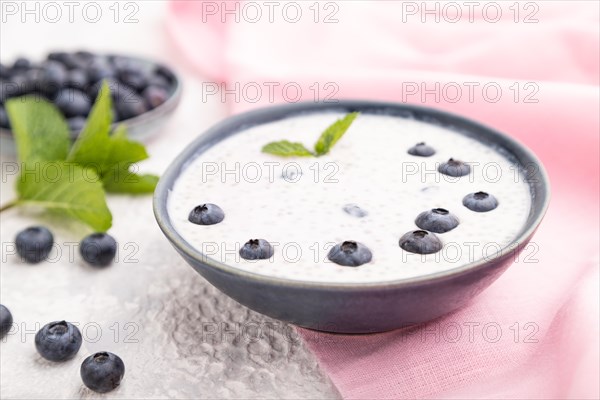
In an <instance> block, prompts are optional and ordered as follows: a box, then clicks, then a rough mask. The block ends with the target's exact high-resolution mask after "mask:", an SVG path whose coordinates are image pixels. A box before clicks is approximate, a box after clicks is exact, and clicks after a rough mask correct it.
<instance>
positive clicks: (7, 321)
mask: <svg viewBox="0 0 600 400" xmlns="http://www.w3.org/2000/svg"><path fill="white" fill-rule="evenodd" d="M12 323H13V317H12V314H11V313H10V310H9V309H8V308H6V307H5V306H4V305H2V304H0V339H1V338H3V337H4V335H6V334H7V333H8V331H10V328H11V327H12Z"/></svg>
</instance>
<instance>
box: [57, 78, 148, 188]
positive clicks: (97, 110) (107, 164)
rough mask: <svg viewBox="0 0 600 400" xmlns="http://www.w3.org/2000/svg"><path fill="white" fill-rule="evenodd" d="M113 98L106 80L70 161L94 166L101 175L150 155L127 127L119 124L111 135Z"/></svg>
mask: <svg viewBox="0 0 600 400" xmlns="http://www.w3.org/2000/svg"><path fill="white" fill-rule="evenodd" d="M111 110H112V100H111V96H110V89H109V87H108V85H107V84H106V82H104V83H103V84H102V88H101V89H100V92H99V94H98V98H97V99H96V103H95V104H94V107H93V108H92V111H91V112H90V116H89V118H88V121H87V123H86V125H85V128H84V129H83V131H82V132H81V134H80V135H79V137H78V138H77V140H76V141H75V144H74V145H73V148H72V149H71V152H70V153H69V157H68V158H67V160H68V161H70V162H74V163H77V164H80V165H82V166H84V167H86V168H92V169H94V170H95V171H96V172H97V173H98V174H99V175H100V176H101V177H104V175H108V174H110V173H111V171H112V170H113V169H115V168H117V169H118V168H120V166H119V165H120V164H122V166H121V167H124V166H129V165H130V164H132V163H135V162H138V161H141V160H145V159H146V158H148V153H147V152H146V148H145V147H144V145H142V144H141V143H138V142H135V141H132V140H129V139H128V138H127V128H126V127H125V126H124V125H119V126H118V127H117V128H116V129H115V132H114V133H113V134H112V135H111V134H110V129H111V121H112V111H111Z"/></svg>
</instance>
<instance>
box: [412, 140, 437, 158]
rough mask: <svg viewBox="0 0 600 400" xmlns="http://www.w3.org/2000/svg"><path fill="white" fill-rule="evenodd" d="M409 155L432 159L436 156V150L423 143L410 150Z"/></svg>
mask: <svg viewBox="0 0 600 400" xmlns="http://www.w3.org/2000/svg"><path fill="white" fill-rule="evenodd" d="M408 154H410V155H411V156H417V157H431V156H432V155H434V154H435V150H434V149H433V147H431V146H429V145H427V144H425V142H421V143H417V144H415V145H414V146H413V147H411V148H410V149H408Z"/></svg>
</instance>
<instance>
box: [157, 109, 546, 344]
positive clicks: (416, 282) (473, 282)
mask: <svg viewBox="0 0 600 400" xmlns="http://www.w3.org/2000/svg"><path fill="white" fill-rule="evenodd" d="M323 111H339V112H345V113H346V112H353V111H359V112H361V113H368V114H382V115H391V116H397V117H403V118H413V119H416V120H420V121H424V122H428V123H433V124H437V125H440V126H443V127H446V128H448V129H451V130H453V131H457V132H459V133H461V134H463V135H466V136H469V137H471V138H473V139H475V140H478V141H480V142H483V143H485V144H487V145H490V146H494V147H495V148H497V149H498V150H499V151H501V152H502V153H504V154H505V155H506V156H507V157H509V158H510V159H511V161H512V162H514V163H516V164H517V165H518V166H519V167H520V168H522V170H523V172H524V176H525V179H526V181H527V183H528V185H529V187H530V192H531V209H530V212H529V216H528V218H527V221H526V224H525V226H524V227H523V228H522V230H521V231H520V233H519V234H518V235H517V236H516V237H515V239H514V241H513V242H512V243H510V244H509V245H508V246H506V247H505V248H504V249H502V251H500V252H498V253H497V254H496V255H494V256H490V257H488V258H487V259H482V260H478V261H475V262H471V263H468V264H465V265H462V266H459V267H456V268H451V269H448V270H446V271H443V272H439V273H434V274H430V275H424V276H419V277H416V278H410V279H402V280H396V281H389V282H381V283H365V284H360V283H339V284H336V283H320V282H310V281H295V280H288V279H281V278H274V277H268V276H264V275H259V274H254V273H250V272H246V271H242V270H240V269H237V268H234V267H232V266H229V265H226V264H224V263H221V262H219V261H217V260H214V259H211V258H210V257H208V256H206V255H204V254H202V253H201V252H200V251H198V250H196V249H195V248H194V247H193V246H192V245H190V244H189V243H187V242H186V241H185V240H184V239H183V238H182V237H181V235H180V234H179V233H178V232H177V231H176V230H175V228H174V227H173V224H172V222H171V220H170V217H169V214H168V212H167V202H168V199H169V193H170V192H171V191H172V190H173V185H174V183H175V181H176V180H177V178H178V177H179V175H180V174H181V173H182V171H183V170H184V169H185V168H186V166H187V165H188V163H189V162H190V161H191V160H192V159H194V158H195V157H197V156H198V155H199V154H201V153H202V152H204V151H206V150H207V149H208V148H210V147H212V146H215V145H217V144H218V143H219V142H220V141H222V140H223V139H225V138H227V137H229V136H231V135H235V134H237V133H239V132H240V131H242V130H244V129H247V128H249V127H251V126H254V125H259V124H265V123H269V122H273V121H276V120H280V119H284V118H287V117H290V116H297V115H299V114H300V115H301V114H303V113H313V112H323ZM549 199H550V187H549V181H548V176H547V174H546V172H545V170H544V167H543V166H542V164H541V163H540V161H539V160H538V159H537V158H536V156H535V155H534V154H533V153H532V152H531V151H530V150H528V149H527V148H526V147H525V146H523V145H522V144H520V143H518V142H517V141H515V140H514V139H512V138H510V137H509V136H507V135H504V134H502V133H500V132H498V131H495V130H493V129H491V128H488V127H486V126H483V125H481V124H479V123H477V122H474V121H471V120H469V119H466V118H464V117H461V116H458V115H453V114H449V113H446V112H442V111H438V110H435V109H431V108H425V107H419V106H412V105H405V104H397V103H384V102H371V101H352V100H348V101H339V102H338V103H335V104H333V103H332V104H323V103H296V104H291V105H283V106H273V107H269V108H264V109H260V110H257V111H252V112H248V113H244V114H240V115H236V116H232V117H230V118H227V119H226V120H224V121H223V122H221V123H219V124H217V125H216V126H213V127H212V128H210V129H209V130H208V131H207V132H205V133H204V134H203V135H201V136H200V137H199V138H197V139H196V140H195V141H194V142H193V143H192V144H190V145H189V146H188V147H187V148H186V150H185V151H184V152H183V153H181V154H180V155H179V156H178V157H177V158H176V159H175V160H174V161H173V163H172V164H171V165H170V166H169V168H168V169H167V171H166V172H165V174H164V175H163V176H162V177H161V179H160V181H159V183H158V186H157V188H156V191H155V194H154V214H155V217H156V220H157V222H158V224H159V226H160V228H161V230H162V231H163V233H164V234H165V236H166V237H167V238H168V240H169V241H170V242H171V244H172V245H173V246H174V247H175V249H176V250H177V251H178V252H179V253H180V254H181V256H182V257H183V258H184V259H185V260H186V261H187V262H188V263H189V264H190V265H191V266H192V267H193V268H194V269H195V270H196V271H197V272H198V273H199V274H201V275H202V276H203V277H204V278H206V279H207V280H208V281H209V282H210V283H211V284H213V285H214V286H215V287H217V288H218V289H219V290H221V291H222V292H223V293H225V294H227V295H228V296H230V297H232V298H233V299H234V300H236V301H238V302H239V303H240V304H242V305H245V306H247V307H248V308H251V309H253V310H255V311H257V312H259V313H262V314H265V315H268V316H270V317H273V318H275V319H278V320H281V321H285V322H288V323H291V324H294V325H299V326H302V327H305V328H309V329H315V330H322V331H328V332H340V333H370V332H382V331H388V330H392V329H396V328H401V327H406V326H410V325H414V324H419V323H423V322H426V321H430V320H432V319H435V318H437V317H440V316H442V315H444V314H447V313H449V312H452V311H454V310H456V309H458V308H460V307H461V306H464V305H465V304H467V303H468V302H469V301H470V300H471V299H472V298H474V297H475V296H476V295H477V294H479V293H480V292H482V291H483V290H484V289H485V288H487V287H488V286H489V285H490V284H491V283H492V282H494V281H495V280H496V279H497V278H498V277H499V276H500V275H501V274H502V273H503V272H504V271H505V270H506V269H507V268H508V266H509V265H510V264H511V263H512V262H513V260H514V258H515V256H516V255H517V254H519V253H520V252H521V251H522V250H523V248H524V247H525V246H526V245H527V244H528V243H529V241H530V240H531V238H532V236H533V234H534V232H535V230H536V229H537V227H538V226H539V224H540V222H541V220H542V218H543V216H544V213H545V212H546V209H547V207H548V202H549Z"/></svg>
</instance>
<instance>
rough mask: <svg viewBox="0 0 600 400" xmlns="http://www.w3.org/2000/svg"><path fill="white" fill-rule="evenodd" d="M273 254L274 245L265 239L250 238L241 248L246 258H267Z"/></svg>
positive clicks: (241, 252)
mask: <svg viewBox="0 0 600 400" xmlns="http://www.w3.org/2000/svg"><path fill="white" fill-rule="evenodd" d="M272 256H273V246H271V244H270V243H269V242H267V241H266V240H265V239H250V240H249V241H247V242H246V243H245V244H244V246H242V248H241V249H240V257H242V258H243V259H245V260H266V259H268V258H271V257H272Z"/></svg>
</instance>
